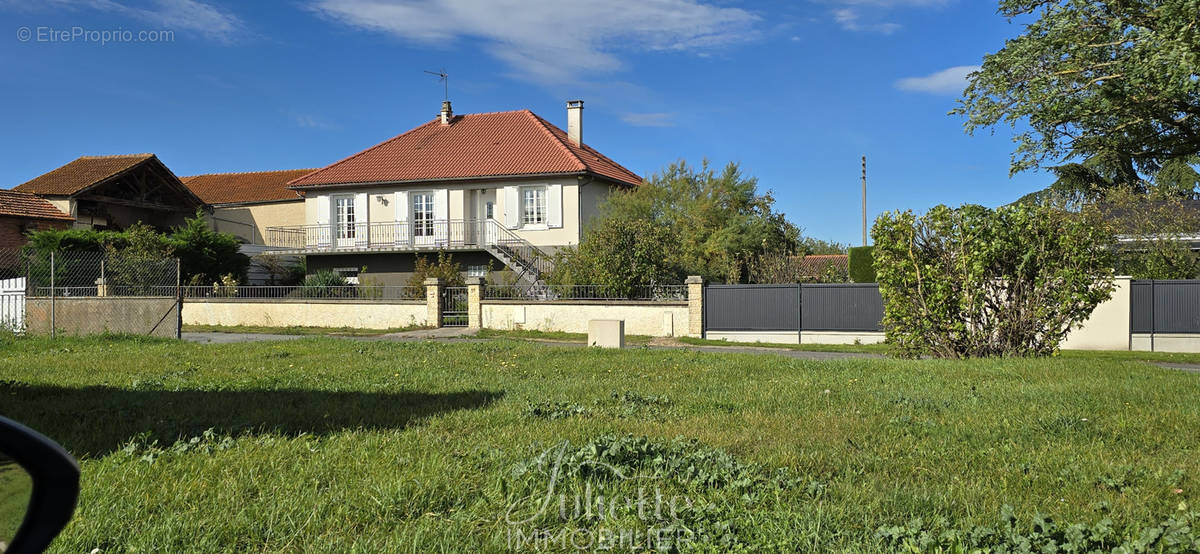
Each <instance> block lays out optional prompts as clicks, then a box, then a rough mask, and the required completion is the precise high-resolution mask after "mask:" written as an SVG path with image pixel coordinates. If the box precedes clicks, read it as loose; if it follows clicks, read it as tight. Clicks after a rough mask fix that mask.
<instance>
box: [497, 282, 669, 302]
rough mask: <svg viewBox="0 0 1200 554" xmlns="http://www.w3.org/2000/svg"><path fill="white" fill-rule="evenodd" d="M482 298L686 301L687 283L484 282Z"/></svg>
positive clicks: (539, 300)
mask: <svg viewBox="0 0 1200 554" xmlns="http://www.w3.org/2000/svg"><path fill="white" fill-rule="evenodd" d="M483 298H484V299H485V300H522V301H530V302H543V301H554V300H637V301H644V302H685V301H687V285H646V286H636V287H631V288H629V289H626V290H622V289H617V288H613V287H608V286H603V285H548V286H540V287H538V286H535V287H530V286H521V285H487V286H486V287H484V289H483Z"/></svg>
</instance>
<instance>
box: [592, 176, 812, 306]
mask: <svg viewBox="0 0 1200 554" xmlns="http://www.w3.org/2000/svg"><path fill="white" fill-rule="evenodd" d="M774 203H775V198H774V197H773V196H772V195H771V193H770V192H760V191H759V190H758V179H756V178H754V177H747V176H745V175H743V174H742V172H741V169H740V168H739V167H738V165H737V164H736V163H729V164H727V165H726V166H725V167H724V168H723V169H721V170H720V171H717V170H715V169H713V168H712V167H711V166H710V164H709V163H708V161H707V160H706V161H704V162H703V163H702V164H701V165H700V167H698V168H697V167H694V166H691V165H688V163H687V162H684V161H680V162H677V163H673V164H671V165H670V166H667V168H666V169H664V170H663V171H662V172H661V173H658V174H655V175H654V176H652V177H650V178H649V179H648V180H647V181H646V182H645V183H643V184H642V185H641V186H640V187H638V188H637V189H635V190H633V191H631V192H627V193H618V194H614V195H612V196H611V197H609V200H608V201H607V202H606V203H605V206H604V209H603V214H602V217H604V218H620V219H634V220H643V221H646V222H649V223H650V224H652V225H654V226H657V227H661V228H663V229H667V230H669V232H670V234H671V235H672V236H674V237H675V239H676V241H677V242H676V243H675V245H674V246H673V247H672V248H671V249H669V252H668V259H667V260H665V262H664V263H665V266H666V267H673V268H679V269H682V270H683V271H685V272H687V273H689V274H697V275H702V276H704V277H705V278H706V279H713V280H720V281H726V282H734V283H736V282H739V281H743V280H745V278H746V265H747V264H748V263H749V261H750V260H751V259H752V258H754V257H755V256H759V255H762V254H766V253H775V252H794V251H795V250H796V249H797V247H798V246H799V239H800V230H799V229H798V228H797V227H796V226H795V225H792V224H791V223H789V222H788V221H787V219H786V218H785V217H784V215H783V214H782V213H779V212H776V211H774V210H773V205H774ZM584 240H585V241H586V240H587V237H585V238H584Z"/></svg>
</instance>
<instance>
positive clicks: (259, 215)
mask: <svg viewBox="0 0 1200 554" xmlns="http://www.w3.org/2000/svg"><path fill="white" fill-rule="evenodd" d="M313 171H314V170H313V169H286V170H281V171H253V172H247V173H210V174H206V175H192V176H189V177H180V180H181V181H183V184H184V185H185V186H187V188H188V189H190V190H191V191H192V193H194V194H195V195H196V196H197V197H199V198H200V200H202V201H204V203H205V204H207V205H208V206H209V214H208V219H209V222H210V224H211V226H212V228H213V230H215V231H220V232H223V233H230V234H233V235H235V236H237V237H238V238H240V239H242V240H243V241H245V242H246V243H247V244H251V245H262V244H266V242H265V241H266V233H267V228H268V227H286V226H292V225H303V224H304V197H303V196H302V195H301V194H300V193H298V192H296V191H294V190H290V189H288V188H287V187H288V183H289V182H290V181H292V180H294V179H296V178H298V177H303V176H305V175H308V174H309V173H312V172H313Z"/></svg>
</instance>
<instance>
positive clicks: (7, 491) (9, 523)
mask: <svg viewBox="0 0 1200 554" xmlns="http://www.w3.org/2000/svg"><path fill="white" fill-rule="evenodd" d="M32 487H33V482H32V481H31V480H30V479H29V474H27V473H25V471H24V470H22V469H21V467H20V466H18V465H17V464H16V463H15V462H13V461H12V460H10V459H8V458H5V457H4V456H3V455H2V454H0V552H3V551H4V545H6V544H8V543H9V542H10V541H11V540H12V538H13V535H15V534H16V533H17V527H20V526H21V522H22V521H24V519H25V511H26V510H27V509H28V507H29V494H30V492H31V491H32Z"/></svg>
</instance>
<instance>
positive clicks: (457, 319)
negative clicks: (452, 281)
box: [441, 287, 469, 327]
mask: <svg viewBox="0 0 1200 554" xmlns="http://www.w3.org/2000/svg"><path fill="white" fill-rule="evenodd" d="M441 301H442V327H466V326H467V323H468V321H467V320H468V319H469V316H468V315H467V287H445V288H443V289H442V298H441Z"/></svg>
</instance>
